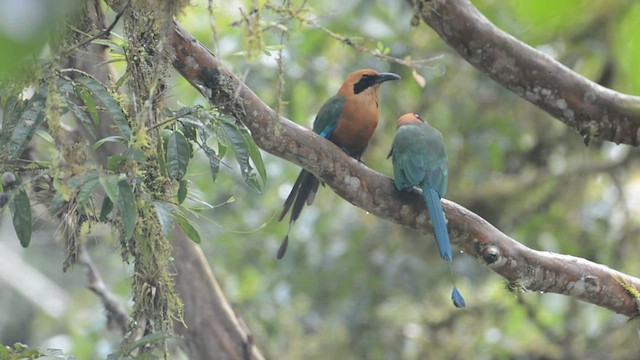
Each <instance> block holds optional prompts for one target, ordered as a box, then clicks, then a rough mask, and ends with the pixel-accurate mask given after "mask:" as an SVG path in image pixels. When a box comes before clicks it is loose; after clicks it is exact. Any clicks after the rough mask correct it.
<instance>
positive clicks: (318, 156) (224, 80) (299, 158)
mask: <svg viewBox="0 0 640 360" xmlns="http://www.w3.org/2000/svg"><path fill="white" fill-rule="evenodd" d="M173 45H174V49H175V53H176V58H175V59H174V67H175V68H176V69H177V70H178V71H179V72H180V73H181V74H182V75H183V76H184V77H185V78H186V79H187V80H188V81H189V82H190V83H191V84H192V85H193V86H194V87H195V88H196V89H198V90H199V91H200V92H201V93H202V94H203V95H204V96H205V97H207V99H209V101H210V102H211V103H212V104H213V105H215V106H218V107H219V108H220V109H221V110H223V111H225V112H226V113H228V114H231V115H233V116H235V117H236V118H237V119H239V120H240V121H242V122H243V123H244V124H245V125H246V126H247V127H248V128H249V129H250V130H251V134H252V136H253V138H254V139H255V141H256V143H257V144H258V146H260V147H261V148H262V149H263V150H265V151H267V152H269V153H271V154H273V155H276V156H278V157H281V158H283V159H285V160H288V161H291V162H293V163H295V164H297V165H300V166H302V167H304V168H305V169H307V170H309V171H311V172H312V173H314V174H315V175H317V176H318V177H319V178H320V179H321V180H322V181H324V182H325V183H326V184H327V185H329V186H330V187H331V188H332V189H333V190H334V191H335V192H336V193H337V194H338V195H340V196H341V197H343V198H344V199H345V200H347V201H349V202H351V203H352V204H354V205H356V206H358V207H360V208H362V209H364V210H366V211H368V212H370V213H372V214H374V215H376V216H378V217H380V218H383V219H387V220H389V221H392V222H394V223H397V224H400V225H403V226H406V227H408V228H411V229H417V230H419V231H421V232H423V233H430V232H431V228H430V225H429V223H428V216H427V215H426V214H427V211H426V208H425V205H424V202H423V201H422V200H421V197H420V196H418V195H417V194H416V193H405V192H399V191H397V190H396V188H395V186H394V185H393V181H392V180H391V179H390V178H388V177H386V176H383V175H381V174H379V173H377V172H375V171H373V170H371V169H369V168H367V167H366V166H364V165H362V164H360V163H358V162H357V161H356V160H354V159H352V158H350V157H349V156H348V155H346V154H345V153H344V152H343V151H342V150H340V149H339V148H338V147H336V146H335V145H334V144H333V143H331V142H329V141H325V140H324V139H322V138H321V137H320V136H318V135H317V134H315V133H313V132H312V131H309V130H308V129H305V128H303V127H301V126H299V125H297V124H295V123H293V122H291V121H289V120H287V119H285V118H283V117H280V116H278V115H277V114H276V113H275V112H274V111H273V109H271V108H269V107H268V106H267V105H266V104H265V103H264V102H262V100H260V99H259V98H258V97H257V96H256V94H254V93H253V92H252V91H251V90H250V89H249V88H248V87H247V86H246V85H245V84H244V83H242V82H241V81H240V80H239V79H238V78H237V77H236V76H235V75H234V74H233V73H231V72H230V71H228V70H227V69H225V68H224V67H223V66H222V65H221V64H220V63H219V62H218V60H217V59H216V58H215V57H214V56H213V55H212V54H211V52H209V51H208V50H207V49H206V48H205V47H203V46H202V44H200V43H198V42H197V40H195V39H194V38H193V37H192V36H191V35H190V34H188V33H187V32H186V30H184V28H182V27H181V26H180V25H179V24H177V23H176V25H175V31H174V37H173ZM443 205H444V209H445V212H446V215H447V218H448V220H449V223H448V227H449V233H450V234H451V240H452V243H453V244H454V245H455V246H457V247H458V248H459V249H461V250H464V251H465V253H466V254H468V255H470V256H473V257H474V258H476V259H477V260H479V261H480V263H482V264H484V265H486V266H487V267H489V268H490V269H491V270H493V271H495V272H496V273H498V274H500V275H501V276H503V277H504V278H506V279H508V280H509V281H511V282H512V283H514V284H518V285H520V286H522V287H523V288H525V289H528V290H531V291H545V292H554V293H559V294H564V295H568V296H574V297H576V298H578V299H581V300H583V301H586V302H590V303H593V304H596V305H598V306H602V307H605V308H607V309H610V310H613V311H615V312H618V313H621V314H625V315H627V316H633V315H635V314H637V313H638V310H637V307H636V302H635V300H634V298H633V297H632V296H630V294H629V293H628V291H627V290H626V289H625V288H624V287H623V286H621V285H620V283H619V281H618V280H622V281H623V282H624V283H626V284H629V285H630V286H633V287H636V288H640V279H637V278H634V277H631V276H629V275H625V274H622V273H620V272H618V271H615V270H612V269H609V268H607V267H606V266H603V265H599V264H596V263H593V262H590V261H587V260H585V259H582V258H578V257H573V256H567V255H559V254H553V253H549V252H542V251H536V250H533V249H530V248H527V247H526V246H524V245H522V244H520V243H518V242H516V241H515V240H513V239H511V238H510V237H508V236H507V235H505V234H503V233H502V232H500V231H499V230H498V229H496V228H495V227H493V226H492V225H491V224H489V223H488V222H486V221H485V220H483V219H482V218H480V217H479V216H478V215H476V214H474V213H472V212H470V211H469V210H467V209H465V208H464V207H462V206H460V205H458V204H455V203H453V202H451V201H448V200H443ZM616 279H618V280H616Z"/></svg>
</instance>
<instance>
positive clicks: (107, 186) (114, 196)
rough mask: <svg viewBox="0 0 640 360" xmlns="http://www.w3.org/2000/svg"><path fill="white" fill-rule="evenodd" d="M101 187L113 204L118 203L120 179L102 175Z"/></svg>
mask: <svg viewBox="0 0 640 360" xmlns="http://www.w3.org/2000/svg"><path fill="white" fill-rule="evenodd" d="M100 185H102V188H103V189H104V192H105V193H106V194H107V196H108V197H109V199H111V202H113V203H116V202H117V200H118V189H119V188H118V178H117V177H116V176H115V175H101V176H100Z"/></svg>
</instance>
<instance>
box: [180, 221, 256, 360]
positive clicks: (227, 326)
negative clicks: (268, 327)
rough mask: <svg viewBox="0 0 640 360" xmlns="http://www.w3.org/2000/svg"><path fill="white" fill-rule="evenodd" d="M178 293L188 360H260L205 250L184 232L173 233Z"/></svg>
mask: <svg viewBox="0 0 640 360" xmlns="http://www.w3.org/2000/svg"><path fill="white" fill-rule="evenodd" d="M173 248H174V261H173V266H175V270H176V277H175V284H176V290H177V291H178V293H179V294H180V298H181V299H182V301H183V303H184V320H185V322H184V323H176V325H175V330H176V332H177V333H178V334H180V335H182V337H183V339H184V341H183V345H184V346H182V348H183V350H185V351H186V352H187V354H188V355H189V359H196V360H198V359H202V360H210V359H221V360H223V359H225V360H226V359H229V360H250V359H252V360H253V359H255V360H261V359H264V357H262V354H260V352H259V351H258V349H257V348H256V347H255V346H254V345H253V338H252V336H251V333H250V332H249V329H248V328H247V326H246V325H245V323H244V322H243V321H242V319H241V318H240V317H239V316H238V315H237V314H236V313H235V312H234V311H233V309H232V308H231V306H230V305H229V302H228V301H227V299H226V297H225V296H224V293H223V292H222V289H220V285H218V282H217V281H216V278H215V277H214V276H213V272H212V271H211V268H210V267H209V264H208V263H207V259H206V258H205V257H204V254H203V253H202V250H200V248H199V247H198V246H196V245H195V244H194V243H193V241H191V240H189V239H188V238H187V237H186V236H185V235H184V233H183V232H182V230H180V229H179V228H177V227H176V228H174V230H173Z"/></svg>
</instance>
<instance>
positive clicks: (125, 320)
mask: <svg viewBox="0 0 640 360" xmlns="http://www.w3.org/2000/svg"><path fill="white" fill-rule="evenodd" d="M77 252H78V257H77V263H78V264H80V265H82V266H84V267H85V269H86V271H87V279H88V280H89V285H87V287H88V288H89V289H90V290H91V291H93V292H94V293H96V295H98V297H100V300H102V304H103V305H104V308H105V310H107V316H108V318H109V319H110V320H113V321H115V322H116V324H118V327H119V328H120V330H122V333H123V334H124V333H126V332H127V329H128V327H129V315H128V314H127V311H126V309H125V307H124V305H122V303H121V302H120V301H119V300H118V299H117V298H116V297H115V296H114V295H113V294H112V293H111V291H109V289H108V288H107V285H106V284H105V283H104V280H102V276H101V275H100V273H99V272H98V268H97V267H96V265H95V264H94V263H93V260H92V259H91V256H90V255H89V252H88V251H87V248H86V246H85V244H84V243H82V242H80V243H79V244H78V249H77Z"/></svg>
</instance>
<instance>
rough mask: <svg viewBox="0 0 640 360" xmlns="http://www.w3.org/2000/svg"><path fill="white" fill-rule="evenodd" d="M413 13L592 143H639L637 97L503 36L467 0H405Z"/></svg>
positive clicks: (463, 53)
mask: <svg viewBox="0 0 640 360" xmlns="http://www.w3.org/2000/svg"><path fill="white" fill-rule="evenodd" d="M409 3H411V4H412V5H413V6H414V9H415V12H416V15H417V16H419V17H420V18H421V19H423V20H424V21H425V22H426V23H427V24H428V25H429V26H430V27H431V28H433V30H435V31H436V32H437V33H438V35H440V37H441V38H442V39H443V40H444V41H445V42H446V43H447V44H448V45H449V46H451V47H452V48H454V49H455V50H456V51H457V52H458V53H459V54H460V55H461V56H462V57H464V58H465V59H466V60H467V61H468V62H469V63H470V64H471V65H473V66H475V67H476V68H477V69H478V70H480V71H481V72H483V73H484V74H486V75H488V76H489V77H491V78H492V79H493V80H495V81H496V82H498V83H499V84H501V85H502V86H504V87H506V88H507V89H509V90H511V91H513V92H514V93H516V94H518V95H519V96H521V97H522V98H524V99H525V100H527V101H529V102H531V103H532V104H534V105H535V106H537V107H539V108H540V109H542V110H544V111H546V112H548V113H549V114H550V115H552V116H554V117H555V118H557V119H559V120H560V121H562V122H564V123H565V124H566V125H567V126H569V127H570V128H572V129H574V130H576V131H578V132H579V133H580V134H581V135H582V137H583V140H584V141H585V143H586V144H588V143H589V141H590V140H592V139H602V140H609V141H613V142H615V143H617V144H620V143H624V144H628V145H634V146H637V145H639V144H640V97H638V96H630V95H626V94H621V93H618V92H615V91H613V90H611V89H607V88H605V87H602V86H600V85H598V84H596V83H594V82H593V81H591V80H589V79H587V78H585V77H583V76H581V75H579V74H577V73H576V72H574V71H572V70H571V69H569V68H567V67H565V66H564V65H562V64H560V63H559V62H557V61H555V60H553V59H552V58H551V57H549V56H548V55H546V54H544V53H542V52H540V51H538V50H536V49H534V48H532V47H531V46H529V45H527V44H525V43H523V42H522V41H520V40H518V39H516V38H514V37H513V36H511V35H509V34H507V33H505V32H504V31H502V30H500V29H498V28H497V27H496V26H495V25H493V24H492V23H491V22H490V21H489V20H487V18H486V17H484V16H483V15H482V14H481V13H480V12H479V11H478V10H477V9H476V8H475V7H474V6H473V5H472V4H471V2H469V0H409Z"/></svg>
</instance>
